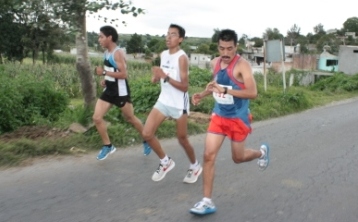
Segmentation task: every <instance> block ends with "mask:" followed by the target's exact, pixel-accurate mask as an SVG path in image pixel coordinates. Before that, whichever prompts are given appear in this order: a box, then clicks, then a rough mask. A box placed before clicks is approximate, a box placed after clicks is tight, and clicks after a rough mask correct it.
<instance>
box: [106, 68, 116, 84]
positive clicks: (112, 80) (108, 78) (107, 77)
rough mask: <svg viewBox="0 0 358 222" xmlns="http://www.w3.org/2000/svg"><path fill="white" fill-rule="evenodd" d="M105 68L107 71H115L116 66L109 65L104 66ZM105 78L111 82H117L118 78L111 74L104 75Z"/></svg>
mask: <svg viewBox="0 0 358 222" xmlns="http://www.w3.org/2000/svg"><path fill="white" fill-rule="evenodd" d="M104 70H106V71H107V72H114V68H113V67H108V66H104ZM104 79H105V80H107V81H110V82H115V81H116V79H115V78H114V77H111V76H107V75H105V76H104Z"/></svg>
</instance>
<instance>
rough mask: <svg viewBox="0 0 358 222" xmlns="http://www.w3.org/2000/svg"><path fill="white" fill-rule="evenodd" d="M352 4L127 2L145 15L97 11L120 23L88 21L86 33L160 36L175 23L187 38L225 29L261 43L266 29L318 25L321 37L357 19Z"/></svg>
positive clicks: (303, 30) (304, 0)
mask: <svg viewBox="0 0 358 222" xmlns="http://www.w3.org/2000/svg"><path fill="white" fill-rule="evenodd" d="M125 1H126V0H125ZM353 4H354V3H352V1H348V0H340V1H333V2H332V1H328V2H327V1H318V0H300V1H288V0H254V1H239V0H216V1H215V0H132V5H133V6H135V7H138V8H142V9H144V10H145V14H141V15H138V16H137V17H133V16H131V15H122V14H121V13H120V11H108V10H102V11H100V12H99V13H98V14H99V15H101V16H107V17H108V18H118V19H119V20H120V21H119V22H116V23H113V24H110V23H104V22H103V20H98V19H97V18H94V15H88V18H87V31H89V32H92V31H93V32H99V28H100V27H101V26H103V25H112V26H114V27H116V29H117V31H118V33H124V34H134V33H137V34H149V35H159V36H161V35H163V34H166V33H167V30H168V27H169V25H170V24H171V23H175V24H178V25H181V26H183V27H184V28H185V30H186V36H188V37H204V38H211V37H212V36H213V34H214V29H220V30H221V29H226V28H228V29H233V30H235V31H236V33H237V34H238V37H239V38H240V37H241V36H242V35H243V34H245V35H247V36H248V37H249V38H253V37H260V38H262V35H263V33H264V32H265V31H266V29H267V28H271V29H274V28H277V29H278V30H279V31H280V33H281V34H283V35H284V36H285V35H286V34H287V31H288V30H290V29H291V27H292V26H293V25H294V24H296V25H297V26H298V27H299V28H300V34H302V35H307V34H308V33H310V32H311V33H313V28H314V27H315V26H316V25H318V24H322V25H323V28H324V30H325V31H327V30H329V29H341V28H342V27H343V23H344V22H345V21H346V20H347V19H348V18H351V17H358V10H357V8H356V7H355V6H354V5H353ZM98 14H97V15H98ZM122 20H124V21H126V23H127V25H126V26H124V25H123V24H122V23H121V21H122ZM116 25H117V26H116Z"/></svg>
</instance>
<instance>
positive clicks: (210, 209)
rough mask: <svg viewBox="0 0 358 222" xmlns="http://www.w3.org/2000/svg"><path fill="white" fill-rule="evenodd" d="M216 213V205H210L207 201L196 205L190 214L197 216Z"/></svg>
mask: <svg viewBox="0 0 358 222" xmlns="http://www.w3.org/2000/svg"><path fill="white" fill-rule="evenodd" d="M215 212H216V207H215V205H214V203H213V202H212V201H211V203H208V202H207V201H204V200H202V201H200V202H198V203H196V204H195V205H194V207H193V208H191V209H190V213H192V214H197V215H206V214H212V213H215Z"/></svg>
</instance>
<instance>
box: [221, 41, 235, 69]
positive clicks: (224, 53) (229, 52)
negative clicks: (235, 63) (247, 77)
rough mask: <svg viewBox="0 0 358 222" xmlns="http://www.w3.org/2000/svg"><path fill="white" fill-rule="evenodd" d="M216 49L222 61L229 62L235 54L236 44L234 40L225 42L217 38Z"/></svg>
mask: <svg viewBox="0 0 358 222" xmlns="http://www.w3.org/2000/svg"><path fill="white" fill-rule="evenodd" d="M218 50H219V54H220V57H221V59H222V61H223V62H224V63H227V64H228V63H230V62H231V60H232V59H233V58H234V56H235V55H236V45H235V44H234V41H229V42H226V41H222V40H219V45H218Z"/></svg>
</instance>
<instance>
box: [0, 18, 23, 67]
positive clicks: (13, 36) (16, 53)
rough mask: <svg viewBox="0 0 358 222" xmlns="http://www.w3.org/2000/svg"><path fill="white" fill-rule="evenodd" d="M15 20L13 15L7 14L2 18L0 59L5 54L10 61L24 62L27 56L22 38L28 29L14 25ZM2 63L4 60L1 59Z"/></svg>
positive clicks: (0, 62) (0, 24) (0, 25)
mask: <svg viewBox="0 0 358 222" xmlns="http://www.w3.org/2000/svg"><path fill="white" fill-rule="evenodd" d="M13 19H14V16H13V14H6V15H2V17H0V33H1V34H0V57H1V56H2V54H4V55H5V57H7V59H8V60H10V61H12V60H18V61H22V59H23V58H24V56H25V55H24V46H23V45H22V44H21V38H22V36H24V35H25V34H26V27H25V26H24V25H22V24H19V23H14V22H13ZM9 30H11V31H9ZM2 63H3V58H2V57H1V58H0V64H2Z"/></svg>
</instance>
